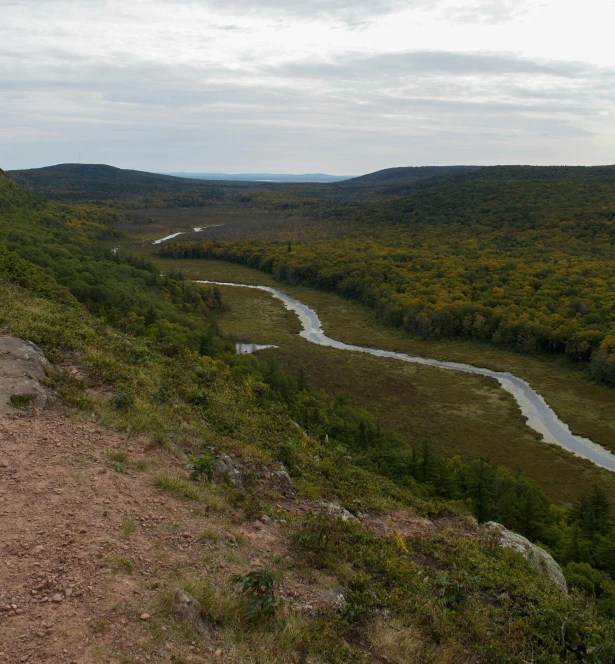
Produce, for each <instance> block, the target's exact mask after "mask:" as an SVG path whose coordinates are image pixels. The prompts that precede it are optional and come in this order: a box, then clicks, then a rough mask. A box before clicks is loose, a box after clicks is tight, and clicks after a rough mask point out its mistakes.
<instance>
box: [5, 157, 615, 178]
mask: <svg viewBox="0 0 615 664" xmlns="http://www.w3.org/2000/svg"><path fill="white" fill-rule="evenodd" d="M70 165H74V166H109V167H110V168H117V169H119V170H126V171H138V172H142V173H152V174H155V175H169V176H172V177H187V176H196V175H230V176H239V175H249V176H265V175H271V176H279V177H282V176H293V177H302V176H320V175H322V176H327V177H333V178H347V179H350V178H356V177H361V176H362V175H369V174H371V173H377V172H379V171H386V170H394V169H398V168H447V167H454V166H457V167H472V168H494V167H498V166H500V167H506V166H527V167H533V168H600V167H608V166H615V159H614V160H613V161H610V162H603V163H590V164H580V163H545V164H536V163H529V162H516V163H513V162H508V163H506V162H501V163H490V164H481V163H477V162H473V163H469V162H468V163H451V164H448V163H422V164H404V165H395V166H384V167H382V168H373V169H371V170H367V171H365V172H358V173H354V174H348V173H344V174H338V173H331V172H328V171H309V172H308V171H303V172H292V171H290V170H289V171H285V170H280V171H256V170H249V169H245V170H237V171H235V170H233V171H231V170H228V171H225V170H199V169H193V170H181V169H179V170H158V169H156V170H151V169H148V168H144V167H136V166H118V165H116V164H113V163H109V162H93V161H92V162H84V161H59V162H54V163H49V164H45V165H43V166H24V167H21V168H16V167H10V166H7V165H5V164H3V163H0V169H1V170H3V171H5V172H9V171H28V170H37V169H43V168H54V167H56V166H70Z"/></svg>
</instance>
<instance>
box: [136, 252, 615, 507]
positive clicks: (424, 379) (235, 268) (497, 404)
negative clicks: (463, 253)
mask: <svg viewBox="0 0 615 664" xmlns="http://www.w3.org/2000/svg"><path fill="white" fill-rule="evenodd" d="M139 253H141V254H142V255H144V256H148V257H150V258H152V259H154V260H155V261H156V262H157V263H158V264H159V265H160V267H161V268H162V269H165V268H167V269H168V268H170V267H181V269H182V270H183V272H184V273H185V274H186V276H188V277H190V278H194V279H199V278H201V279H212V280H219V281H229V282H237V283H253V284H261V285H270V286H277V287H280V288H281V289H282V290H284V291H285V292H287V293H289V294H291V295H293V296H295V297H297V298H298V299H300V300H301V301H303V302H305V303H306V304H308V305H309V306H311V307H313V308H314V310H315V311H316V312H317V313H318V315H319V317H320V319H321V321H322V323H323V326H324V328H325V330H326V331H327V333H328V334H330V335H331V336H332V337H334V338H338V339H340V340H343V341H345V342H347V343H355V344H361V345H367V346H374V347H380V348H387V349H391V350H397V351H401V352H406V353H412V354H416V355H423V356H430V357H438V358H440V359H451V360H458V361H464V362H470V363H473V364H476V365H480V366H488V367H490V368H493V369H497V370H508V371H512V372H513V373H515V374H517V375H519V376H521V377H523V378H525V379H526V380H528V381H529V382H530V383H531V384H532V385H533V387H534V388H535V389H537V390H538V391H539V392H540V393H541V394H543V396H544V397H545V398H546V399H547V401H548V403H549V404H550V405H551V406H552V407H553V408H554V409H555V410H556V412H557V413H558V414H559V415H560V417H562V419H563V420H564V421H565V422H566V423H568V424H569V425H570V427H571V429H572V430H573V431H574V432H575V433H580V434H581V435H585V436H588V437H590V438H592V439H593V440H594V441H596V442H599V443H601V444H602V445H604V446H606V447H610V448H611V449H615V423H614V422H613V421H612V419H611V418H610V412H611V411H612V408H613V406H615V393H613V391H612V390H609V389H607V388H603V387H601V386H598V385H595V384H593V383H590V382H589V381H587V380H585V378H584V377H583V376H582V375H581V374H580V372H578V371H576V370H575V369H574V368H571V367H570V366H567V365H566V364H565V363H563V362H555V361H547V360H542V359H535V358H531V357H527V356H522V355H519V354H516V353H511V352H506V351H501V350H498V349H494V348H492V347H488V346H481V345H478V344H473V343H463V342H433V341H420V340H415V339H411V338H409V337H408V336H406V335H405V334H404V333H403V332H401V331H399V330H396V329H392V328H388V327H385V326H383V325H382V324H381V323H379V322H377V321H376V320H374V319H373V318H372V317H371V316H370V314H369V311H368V310H367V309H366V308H365V307H362V306H361V305H359V304H357V303H354V302H352V301H349V300H346V299H343V298H341V297H339V296H336V295H333V294H330V293H323V292H319V291H315V290H312V289H308V288H304V287H293V286H290V285H287V284H284V285H280V284H279V283H277V282H275V281H274V280H273V278H272V277H271V276H270V275H268V274H264V273H262V272H259V271H257V270H252V269H249V268H246V267H243V266H240V265H236V264H232V263H226V262H221V261H202V260H193V261H192V260H183V261H181V262H177V261H172V260H163V259H159V258H157V257H156V256H155V255H154V254H153V251H152V249H150V248H149V247H142V248H141V250H140V252H139ZM222 290H223V296H224V300H225V302H226V303H227V304H228V305H229V306H230V310H229V311H228V312H226V313H225V314H223V315H222V316H221V318H220V324H221V326H222V328H223V329H224V330H225V331H226V332H227V333H231V334H233V335H235V337H236V338H237V340H238V341H244V342H253V343H274V344H276V345H278V346H279V348H278V349H271V350H266V351H262V353H261V357H262V358H263V359H271V360H273V361H275V362H277V363H278V364H280V366H282V367H283V368H285V369H286V370H287V371H288V372H289V373H291V374H296V373H297V371H298V369H299V367H300V366H303V368H304V371H305V373H306V375H307V376H308V377H309V380H310V381H311V383H312V384H313V385H314V386H317V387H322V388H324V389H325V390H326V391H327V392H328V393H329V394H331V395H335V394H338V393H341V394H346V395H348V396H349V397H350V398H351V399H352V401H353V402H354V403H355V404H356V405H360V406H362V407H364V408H366V409H367V410H369V411H370V412H372V413H373V414H374V415H375V416H377V417H378V418H379V419H380V421H381V423H382V425H383V426H386V427H390V428H392V429H395V430H396V431H398V432H399V433H401V434H402V435H404V436H405V437H407V439H408V441H409V443H410V444H414V445H417V444H421V443H422V442H423V441H425V440H427V441H428V442H429V443H430V444H431V445H432V446H433V447H434V449H436V450H438V451H439V452H441V453H443V454H445V455H449V456H450V455H453V454H461V455H462V456H464V457H465V458H471V457H479V456H484V457H489V458H490V459H491V460H492V461H495V462H497V463H500V464H502V465H504V466H506V467H508V468H509V469H511V470H512V471H515V470H516V469H517V468H521V469H522V470H524V471H526V472H527V473H528V474H530V475H531V476H532V477H534V478H535V479H536V480H537V481H538V482H539V483H540V484H541V486H542V487H543V489H544V490H545V491H546V492H547V493H548V494H549V496H550V497H551V498H552V499H553V500H556V501H564V502H567V501H570V500H572V499H573V498H574V497H575V496H576V495H578V493H579V492H580V491H582V490H584V489H586V488H587V487H588V486H590V485H591V484H593V483H599V484H602V485H603V486H605V488H606V489H607V491H608V492H609V494H610V495H611V496H612V497H614V498H615V476H613V474H612V473H609V472H608V471H605V470H602V469H598V468H596V467H595V466H593V464H590V463H589V462H586V461H584V460H581V459H578V458H576V457H573V456H572V455H570V454H569V453H567V452H565V451H564V450H561V449H560V448H558V447H555V446H550V445H546V444H544V443H542V442H540V440H539V437H538V435H537V434H535V433H534V432H533V431H531V430H530V429H529V428H528V427H527V426H526V425H525V423H524V420H523V417H522V416H521V414H520V412H519V410H518V408H517V405H516V403H515V402H514V400H513V399H512V397H511V396H510V395H508V394H507V393H506V392H504V391H503V390H500V389H499V387H498V385H497V383H495V381H491V380H489V379H486V378H482V377H477V376H471V375H466V374H461V373H456V372H452V371H445V370H442V369H437V368H432V367H425V366H420V365H413V364H407V363H403V362H398V361H395V360H386V359H383V358H375V357H371V356H367V355H362V354H359V353H349V352H347V351H338V350H335V349H331V348H323V347H319V346H315V345H313V344H310V343H309V342H307V341H305V340H303V339H302V338H300V337H298V336H297V332H298V331H299V326H298V321H297V320H296V318H295V316H294V314H291V313H290V312H287V311H286V310H285V309H284V307H283V305H282V304H281V303H280V302H279V301H277V300H275V299H273V298H271V297H270V296H268V295H267V294H265V293H259V292H254V291H249V290H242V289H240V288H233V287H223V288H222Z"/></svg>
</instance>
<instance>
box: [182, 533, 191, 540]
mask: <svg viewBox="0 0 615 664" xmlns="http://www.w3.org/2000/svg"><path fill="white" fill-rule="evenodd" d="M182 537H185V538H186V539H189V538H190V537H192V535H190V533H182Z"/></svg>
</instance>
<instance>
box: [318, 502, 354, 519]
mask: <svg viewBox="0 0 615 664" xmlns="http://www.w3.org/2000/svg"><path fill="white" fill-rule="evenodd" d="M318 505H319V506H320V507H321V508H322V511H323V513H324V514H327V515H328V516H330V517H331V518H332V519H341V520H342V521H356V522H357V523H359V519H357V517H356V516H355V515H354V514H351V513H350V512H349V511H348V510H347V509H345V508H343V507H342V506H341V505H338V503H326V502H325V501H323V500H319V501H318Z"/></svg>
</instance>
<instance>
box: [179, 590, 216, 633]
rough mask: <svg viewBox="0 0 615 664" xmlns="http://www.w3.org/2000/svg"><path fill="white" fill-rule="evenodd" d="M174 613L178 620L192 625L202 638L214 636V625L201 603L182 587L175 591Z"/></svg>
mask: <svg viewBox="0 0 615 664" xmlns="http://www.w3.org/2000/svg"><path fill="white" fill-rule="evenodd" d="M173 615H174V616H175V619H176V620H178V621H180V622H183V623H186V624H187V625H189V626H190V627H192V629H194V630H195V631H196V632H197V633H198V634H199V636H200V637H201V638H203V639H210V638H211V637H212V636H213V633H214V630H213V627H212V626H211V623H210V621H209V618H208V617H207V615H206V614H205V612H204V611H203V607H202V606H201V603H200V602H199V601H198V600H197V599H196V597H193V596H192V595H191V594H190V593H187V592H186V591H185V590H182V589H181V588H178V589H177V590H176V591H175V595H174V597H173Z"/></svg>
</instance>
